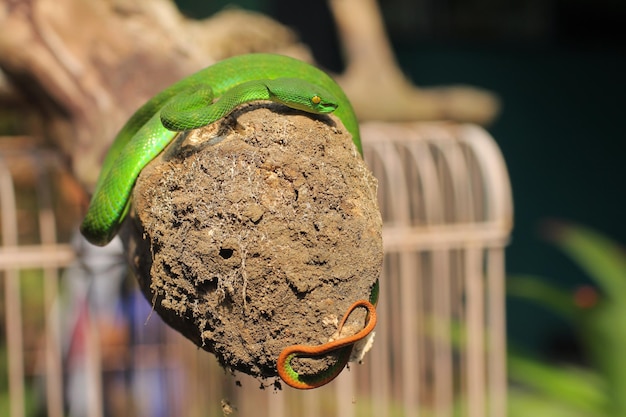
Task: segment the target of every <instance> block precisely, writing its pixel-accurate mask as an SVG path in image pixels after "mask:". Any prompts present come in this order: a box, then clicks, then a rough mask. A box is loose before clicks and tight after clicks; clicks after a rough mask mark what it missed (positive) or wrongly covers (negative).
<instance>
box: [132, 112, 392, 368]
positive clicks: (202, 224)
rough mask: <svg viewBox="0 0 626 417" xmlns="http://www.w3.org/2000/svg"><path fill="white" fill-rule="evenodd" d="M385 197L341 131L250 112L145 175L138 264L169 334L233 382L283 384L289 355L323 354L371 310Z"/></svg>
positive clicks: (187, 140)
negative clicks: (346, 325) (208, 355)
mask: <svg viewBox="0 0 626 417" xmlns="http://www.w3.org/2000/svg"><path fill="white" fill-rule="evenodd" d="M376 188H377V182H376V179H375V178H374V177H373V176H372V174H371V173H370V171H369V169H368V168H367V167H366V166H365V163H364V162H363V160H362V158H361V157H360V155H359V154H358V152H357V150H356V148H355V146H354V145H353V143H352V140H351V136H350V134H349V133H348V132H347V131H346V129H345V128H344V127H343V125H342V124H341V122H340V121H339V119H337V118H335V117H334V116H313V115H307V114H302V113H300V112H297V111H293V110H290V109H287V108H285V107H283V106H280V105H277V104H273V103H256V104H251V105H247V106H243V107H241V108H240V109H238V110H237V111H236V112H234V113H233V114H231V115H230V116H229V117H227V118H225V119H223V120H221V121H219V122H217V123H214V124H213V125H211V126H207V127H205V128H202V129H198V130H196V131H193V132H190V133H189V134H188V135H187V134H183V135H181V136H179V138H178V139H176V140H175V142H174V143H173V144H172V145H171V146H170V147H169V148H168V149H167V150H166V151H165V152H163V154H162V155H161V156H159V157H158V158H157V159H156V160H155V161H153V162H152V163H151V164H150V165H149V166H148V167H146V168H145V169H144V170H143V172H142V173H141V175H140V177H139V179H138V180H137V184H136V186H135V189H134V191H133V205H132V208H131V212H130V218H129V221H128V222H127V224H126V225H125V230H124V231H123V235H124V239H125V243H126V245H127V249H128V256H129V260H130V264H131V266H132V267H133V269H134V271H135V273H136V275H137V278H138V281H139V284H140V287H141V289H142V291H143V293H144V294H145V296H146V297H147V299H148V300H149V301H150V302H151V303H152V304H153V306H154V309H155V310H156V311H157V312H158V313H159V315H161V317H163V319H164V320H165V321H166V322H167V323H168V324H170V325H171V326H173V327H174V328H176V329H177V330H178V331H180V332H181V333H182V334H184V335H185V336H186V337H187V338H189V339H190V340H192V341H193V342H194V343H195V344H196V345H198V346H200V347H201V348H203V349H205V350H207V351H209V352H212V353H213V354H214V355H215V356H216V357H217V358H218V360H219V361H220V363H221V364H222V365H223V366H224V367H226V368H227V369H232V370H238V371H242V372H245V373H247V374H250V375H252V376H256V377H274V376H276V375H277V371H276V360H277V357H278V355H279V353H280V352H281V350H283V349H284V348H285V347H287V346H289V345H293V344H306V345H319V344H322V343H325V342H327V341H328V339H329V337H330V336H331V335H332V334H333V333H334V332H335V331H336V330H337V323H338V321H339V320H341V318H342V316H343V314H344V313H345V312H346V311H347V310H348V307H349V306H350V305H351V304H352V303H353V302H354V301H356V300H359V299H368V298H369V295H370V291H371V289H372V286H373V285H374V283H375V282H376V280H377V279H378V277H379V275H380V272H381V268H382V259H383V248H382V235H381V229H382V220H381V216H380V212H379V210H378V207H377V204H376ZM359 310H362V309H359ZM359 310H357V311H355V313H354V314H353V315H352V316H353V317H352V316H351V321H352V322H353V326H355V327H356V328H357V329H358V327H359V326H361V327H362V325H363V322H364V312H363V311H359ZM354 322H356V325H355V324H354ZM297 362H301V363H297ZM310 362H319V363H318V364H315V363H313V364H311V363H310ZM327 362H328V359H326V360H319V361H305V360H298V361H294V365H295V366H301V367H306V368H307V369H309V368H310V372H317V371H318V370H319V369H322V368H324V367H326V366H328V363H327Z"/></svg>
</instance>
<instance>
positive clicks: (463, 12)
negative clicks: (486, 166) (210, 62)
mask: <svg viewBox="0 0 626 417" xmlns="http://www.w3.org/2000/svg"><path fill="white" fill-rule="evenodd" d="M206 3H210V4H206ZM178 4H179V7H180V8H181V10H182V11H183V12H184V13H185V14H187V15H188V16H190V17H195V18H203V17H206V16H209V15H211V14H212V13H214V12H216V11H218V10H220V9H221V8H222V7H224V6H226V5H227V4H235V5H238V6H240V7H242V8H247V9H251V10H258V11H261V12H263V13H266V14H268V15H270V16H272V17H273V18H275V19H276V20H278V21H280V22H282V23H284V24H286V25H288V26H290V27H292V28H293V29H294V30H296V31H297V32H298V34H299V36H300V38H301V39H302V40H303V41H304V42H305V43H307V44H308V45H309V46H310V47H311V49H312V51H313V53H314V56H315V58H316V60H317V62H318V63H319V64H321V65H322V66H323V67H326V68H327V69H330V70H333V71H340V70H341V69H342V61H341V55H340V51H339V47H338V43H337V38H336V33H335V32H334V23H333V21H332V19H331V15H330V13H329V11H328V9H327V5H326V2H325V1H315V2H306V1H302V2H295V1H293V0H247V1H244V0H241V1H231V2H228V1H222V0H220V1H212V2H201V1H193V0H178ZM379 4H380V5H381V8H382V10H383V15H384V19H385V24H386V27H387V30H388V33H389V36H390V39H391V42H392V45H393V48H394V50H395V52H396V56H397V59H398V61H399V64H400V66H401V67H402V69H403V70H404V71H405V73H406V74H407V76H409V77H410V78H411V79H412V80H413V81H414V82H415V83H416V84H417V85H420V86H435V85H447V84H459V83H464V84H470V85H474V86H480V87H484V88H486V89H489V90H492V91H494V92H495V93H497V94H498V95H499V96H500V98H501V99H502V103H503V109H502V113H501V115H500V116H499V117H498V119H497V120H496V121H495V122H494V124H493V125H491V126H489V127H488V130H489V131H490V132H491V134H492V135H493V136H494V137H495V139H496V141H497V142H498V144H499V146H500V148H501V150H502V152H503V154H504V157H505V159H506V162H507V164H508V168H509V173H510V176H511V182H512V186H513V193H514V194H513V196H514V202H515V229H514V232H513V240H512V242H511V245H510V246H509V248H508V249H507V272H508V273H509V274H534V275H540V276H543V277H546V279H549V280H552V281H554V282H558V283H559V284H561V285H563V286H565V287H570V288H572V289H573V288H575V287H577V286H578V285H581V284H585V283H589V282H590V281H589V278H588V277H586V276H585V275H584V274H583V273H582V272H581V271H580V270H579V269H578V268H577V267H576V266H575V265H574V264H573V263H572V262H571V261H570V260H569V259H568V258H566V257H565V256H564V255H563V254H562V253H561V252H559V251H558V250H556V249H555V248H554V247H553V246H551V245H549V244H547V243H546V242H545V241H544V240H543V239H542V237H541V230H542V228H541V225H542V223H543V222H544V221H545V220H547V219H559V220H564V221H569V222H575V223H579V224H583V225H586V226H589V227H592V228H595V229H597V230H598V231H600V232H602V233H604V234H606V235H608V236H609V237H611V238H613V239H614V240H616V241H618V242H620V243H622V244H624V243H626V222H625V221H624V207H625V203H626V195H625V194H626V193H625V189H626V187H625V182H626V181H625V180H626V162H625V155H626V145H625V143H626V140H625V139H626V134H625V133H624V126H625V123H624V122H625V119H626V117H625V111H626V105H624V99H625V97H626V79H625V77H626V48H625V47H624V46H625V44H626V1H624V0H561V1H555V0H552V1H551V0H517V1H513V0H511V1H501V0H482V1H461V0H448V1H442V0H382V1H380V2H379ZM507 310H508V312H507V314H508V317H507V323H508V333H509V343H511V344H513V345H516V346H520V347H523V348H526V349H530V350H533V351H535V352H538V353H541V354H542V355H548V356H552V357H570V355H572V354H573V355H576V352H577V347H576V344H575V341H574V338H573V335H572V333H571V329H569V328H568V327H567V325H566V324H565V323H564V322H562V321H561V320H560V319H559V318H557V317H555V316H553V315H551V314H549V313H548V312H547V311H545V310H542V309H540V308H539V307H537V306H536V305H533V304H529V303H525V302H521V301H519V300H514V299H509V300H508V301H507Z"/></svg>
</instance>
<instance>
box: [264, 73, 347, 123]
mask: <svg viewBox="0 0 626 417" xmlns="http://www.w3.org/2000/svg"><path fill="white" fill-rule="evenodd" d="M266 85H267V88H268V91H269V93H270V96H271V99H272V100H273V101H276V102H279V103H282V104H284V105H286V106H289V107H291V108H293V109H297V110H302V111H305V112H308V113H317V114H320V113H332V112H333V111H335V110H336V109H337V107H338V106H339V100H338V99H337V98H336V97H335V95H334V94H332V93H331V92H329V91H327V90H326V89H325V88H323V87H320V86H318V85H315V84H313V83H310V82H308V81H304V80H302V79H300V78H286V77H285V78H276V79H274V80H270V81H268V82H267V84H266Z"/></svg>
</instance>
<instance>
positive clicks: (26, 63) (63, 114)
mask: <svg viewBox="0 0 626 417" xmlns="http://www.w3.org/2000/svg"><path fill="white" fill-rule="evenodd" d="M0 28H2V29H1V30H0V68H2V70H3V71H4V72H5V74H6V76H7V77H8V79H9V81H10V82H11V83H12V84H13V85H14V86H15V88H16V90H18V91H19V92H20V93H21V94H22V95H24V96H25V97H26V100H28V101H29V102H30V103H31V104H32V105H33V106H35V107H36V108H37V109H38V110H39V111H40V113H41V115H42V121H43V123H44V128H43V129H42V130H41V131H42V132H45V136H46V139H48V140H49V141H50V142H52V144H54V145H55V146H56V147H58V148H59V149H60V150H61V151H62V152H63V153H64V154H65V155H67V156H68V157H69V158H70V160H71V162H72V166H73V170H74V172H75V174H76V175H77V177H78V178H79V179H80V180H81V181H82V182H83V183H84V184H86V185H92V184H93V183H94V182H95V179H96V176H97V174H98V169H99V166H100V162H101V161H102V158H103V157H104V154H105V153H106V150H107V148H108V146H109V145H110V143H111V141H112V140H113V138H114V136H115V134H116V133H117V131H118V130H119V128H120V127H121V126H122V124H123V123H124V122H125V120H127V119H128V117H129V116H130V115H131V114H132V112H133V111H134V110H135V109H136V108H137V107H138V106H140V105H141V104H142V103H143V102H145V101H146V100H147V99H148V98H150V97H151V96H152V95H154V94H155V93H156V92H158V91H160V90H161V89H163V88H164V87H165V86H167V85H169V84H171V83H172V82H174V81H176V80H178V79H180V78H182V77H184V76H186V75H188V74H190V73H192V72H194V71H196V70H198V69H200V68H202V67H204V66H206V65H210V64H211V63H213V62H215V61H217V60H219V59H222V58H225V57H228V56H231V55H236V54H241V53H246V52H253V51H274V52H280V53H284V54H289V55H292V56H297V57H300V58H305V59H308V58H309V56H310V55H309V53H308V51H307V49H306V48H305V47H303V46H302V45H299V44H298V43H297V42H296V37H295V36H294V34H293V33H292V32H291V31H290V30H288V29H286V28H285V27H283V26H281V25H279V24H278V23H276V22H274V21H272V20H271V19H269V18H267V17H265V16H262V15H259V14H255V13H250V12H244V11H237V10H229V11H225V12H222V13H219V14H217V15H216V16H215V17H213V18H211V19H207V20H203V21H196V20H191V19H187V18H185V17H183V16H182V15H181V14H180V12H179V11H178V9H176V7H175V6H174V4H173V2H172V1H170V0H141V1H134V2H126V1H115V0H31V1H12V0H2V1H1V2H0Z"/></svg>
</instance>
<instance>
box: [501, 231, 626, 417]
mask: <svg viewBox="0 0 626 417" xmlns="http://www.w3.org/2000/svg"><path fill="white" fill-rule="evenodd" d="M548 240H549V241H551V242H552V243H553V244H555V245H556V247H557V248H559V249H560V250H562V251H563V252H564V253H565V254H566V255H567V256H568V257H569V258H571V259H572V260H573V261H574V262H575V263H576V264H577V265H578V266H579V267H580V268H581V269H582V270H583V271H584V272H585V273H586V274H587V275H588V276H589V277H590V278H591V279H592V281H593V283H594V286H593V287H591V286H583V287H580V288H578V289H577V290H575V291H574V292H572V291H570V290H566V289H563V288H560V287H558V286H555V285H553V284H551V283H548V281H546V280H542V279H541V278H539V277H534V276H516V277H511V278H510V279H509V280H508V282H507V292H508V294H509V295H510V296H514V297H520V298H523V299H527V300H532V301H533V302H536V303H538V304H540V305H542V306H544V307H546V308H548V309H550V310H552V311H554V312H555V313H556V314H558V315H560V316H562V317H563V318H564V319H565V320H567V322H568V323H570V324H571V325H572V327H573V329H574V330H575V332H576V335H577V337H578V339H579V341H580V343H581V345H582V346H583V348H584V350H585V354H586V356H587V358H588V360H589V362H590V363H589V366H588V367H583V366H582V365H573V364H571V365H570V364H555V363H546V362H543V361H540V360H538V359H536V358H532V357H530V356H527V355H525V354H523V353H521V352H519V351H516V350H515V349H513V348H512V349H510V351H509V361H508V372H509V378H510V380H511V381H512V386H511V389H510V393H509V410H510V412H509V416H510V417H516V416H530V415H532V416H551V417H554V416H585V417H592V416H593V417H596V416H611V417H620V416H626V356H625V353H626V256H625V252H624V249H623V248H622V247H621V246H620V245H619V244H618V243H617V242H614V241H612V240H610V239H609V238H607V237H605V236H603V235H601V234H599V233H597V232H595V231H594V230H591V229H588V228H585V227H581V226H576V225H566V224H558V223H554V224H551V227H550V228H549V233H548Z"/></svg>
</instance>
